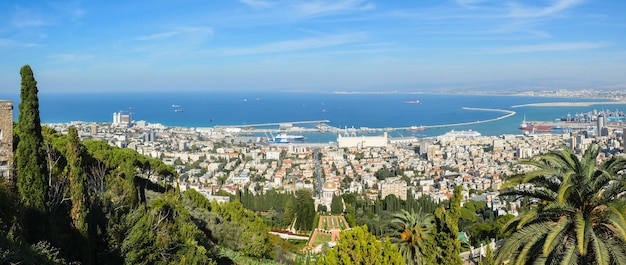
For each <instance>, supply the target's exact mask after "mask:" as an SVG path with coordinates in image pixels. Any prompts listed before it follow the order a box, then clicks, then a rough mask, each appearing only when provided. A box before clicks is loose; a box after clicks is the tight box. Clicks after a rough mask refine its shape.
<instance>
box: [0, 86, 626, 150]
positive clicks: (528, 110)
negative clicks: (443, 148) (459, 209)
mask: <svg viewBox="0 0 626 265" xmlns="http://www.w3.org/2000/svg"><path fill="white" fill-rule="evenodd" d="M0 99H9V100H13V101H14V105H15V110H16V111H15V119H16V120H17V115H18V114H17V109H18V107H17V106H18V104H19V95H17V94H6V93H5V94H0ZM410 100H419V101H420V102H421V104H405V101H410ZM39 101H40V113H41V120H42V122H43V123H59V122H70V121H94V122H110V121H112V114H113V112H119V111H123V112H130V113H132V116H133V119H134V120H145V121H148V122H151V123H162V124H165V125H168V126H186V127H212V126H216V125H245V124H258V123H274V122H292V121H311V120H330V122H329V123H328V124H329V125H331V126H335V127H340V128H344V127H347V128H351V127H354V128H360V127H369V128H385V127H409V126H421V125H439V124H450V123H461V122H472V121H478V120H487V119H493V118H496V117H499V116H502V115H504V114H503V113H499V112H488V111H476V110H465V109H463V108H464V107H473V108H493V109H503V110H513V111H516V112H517V114H516V115H514V116H512V117H510V118H507V119H503V120H499V121H494V122H489V123H483V124H475V125H465V126H457V127H449V128H439V129H428V130H424V131H416V132H406V131H397V132H395V133H394V134H392V135H393V136H409V135H415V136H435V135H440V134H443V133H445V132H447V131H450V130H452V129H454V130H474V131H478V132H480V133H482V134H483V135H500V134H509V133H519V129H518V127H519V124H520V122H521V121H522V120H523V119H524V118H526V120H543V121H546V120H547V121H551V120H555V119H558V118H560V117H562V116H565V115H567V114H568V113H570V114H572V115H573V114H575V113H580V112H588V111H592V110H594V109H597V110H600V109H610V110H616V109H620V110H623V109H626V105H608V104H607V105H594V106H590V107H520V108H512V107H513V106H516V105H522V104H530V103H541V102H556V101H558V102H563V101H572V102H578V101H599V100H591V99H564V98H549V97H522V96H493V95H449V94H333V93H296V92H158V93H157V92H133V93H119V92H118V93H71V94H70V93H67V94H65V93H40V94H39ZM172 105H178V106H180V107H179V108H178V109H181V110H184V111H182V112H175V111H174V109H177V108H174V107H173V106H172ZM307 138H309V139H317V140H319V141H326V140H327V139H332V138H336V136H334V135H330V136H328V137H316V136H307ZM313 141H315V140H313Z"/></svg>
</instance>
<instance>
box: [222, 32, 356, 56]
mask: <svg viewBox="0 0 626 265" xmlns="http://www.w3.org/2000/svg"><path fill="white" fill-rule="evenodd" d="M363 39H365V35H364V34H361V33H355V34H342V35H332V36H324V37H319V38H304V39H296V40H286V41H279V42H273V43H267V44H263V45H259V46H254V47H246V48H228V49H221V50H220V51H219V52H220V53H221V54H223V55H251V54H265V53H281V52H293V51H303V50H310V49H319V48H327V47H333V46H338V45H344V44H350V43H355V42H357V41H360V40H363Z"/></svg>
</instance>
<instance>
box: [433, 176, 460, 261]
mask: <svg viewBox="0 0 626 265" xmlns="http://www.w3.org/2000/svg"><path fill="white" fill-rule="evenodd" d="M461 199H462V198H461V186H457V187H456V188H455V189H454V193H453V196H452V199H451V200H450V209H449V210H448V211H445V210H444V209H443V208H438V209H436V210H435V227H434V231H433V236H432V237H430V239H431V240H433V241H432V242H433V243H432V245H433V246H434V248H435V253H436V255H435V259H434V262H435V263H436V264H463V261H462V260H461V256H460V254H461V241H460V240H459V225H458V223H459V216H460V209H461ZM429 263H431V262H429Z"/></svg>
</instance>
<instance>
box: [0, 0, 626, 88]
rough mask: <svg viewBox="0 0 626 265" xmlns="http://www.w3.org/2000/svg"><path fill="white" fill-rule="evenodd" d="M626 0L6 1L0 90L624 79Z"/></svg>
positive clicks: (613, 82)
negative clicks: (33, 83)
mask: <svg viewBox="0 0 626 265" xmlns="http://www.w3.org/2000/svg"><path fill="white" fill-rule="evenodd" d="M624 10H626V1H621V0H611V1H601V0H493V1H492V0H417V1H394V0H387V1H368V0H334V1H332V0H328V1H326V0H308V1H299V0H293V1H283V0H238V1H237V0H219V1H206V0H197V1H196V0H176V1H174V0H132V1H118V0H110V1H65V0H56V1H45V0H44V1H34V0H20V1H16V0H4V1H1V3H0V93H2V92H6V91H13V90H16V91H17V90H19V87H20V76H19V69H20V68H21V67H22V66H23V65H26V64H28V65H30V66H31V68H32V69H33V72H34V74H35V79H36V80H37V82H38V88H39V90H40V91H41V92H100V91H139V92H141V91H147V92H154V91H437V90H511V89H521V90H529V89H533V90H537V89H548V90H551V89H605V88H608V89H613V88H619V89H621V88H626V16H624V15H623V11H624Z"/></svg>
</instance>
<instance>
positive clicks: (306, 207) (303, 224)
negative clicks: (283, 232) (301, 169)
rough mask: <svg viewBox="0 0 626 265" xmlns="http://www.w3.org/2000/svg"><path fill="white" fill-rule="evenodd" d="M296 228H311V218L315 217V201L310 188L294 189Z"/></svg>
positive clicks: (306, 229)
mask: <svg viewBox="0 0 626 265" xmlns="http://www.w3.org/2000/svg"><path fill="white" fill-rule="evenodd" d="M294 208H295V213H296V217H297V218H298V219H297V220H296V228H297V229H298V230H305V231H309V230H311V227H312V226H313V219H314V218H315V201H314V200H313V193H312V192H311V191H310V190H306V189H300V190H298V191H296V205H295V207H294Z"/></svg>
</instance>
